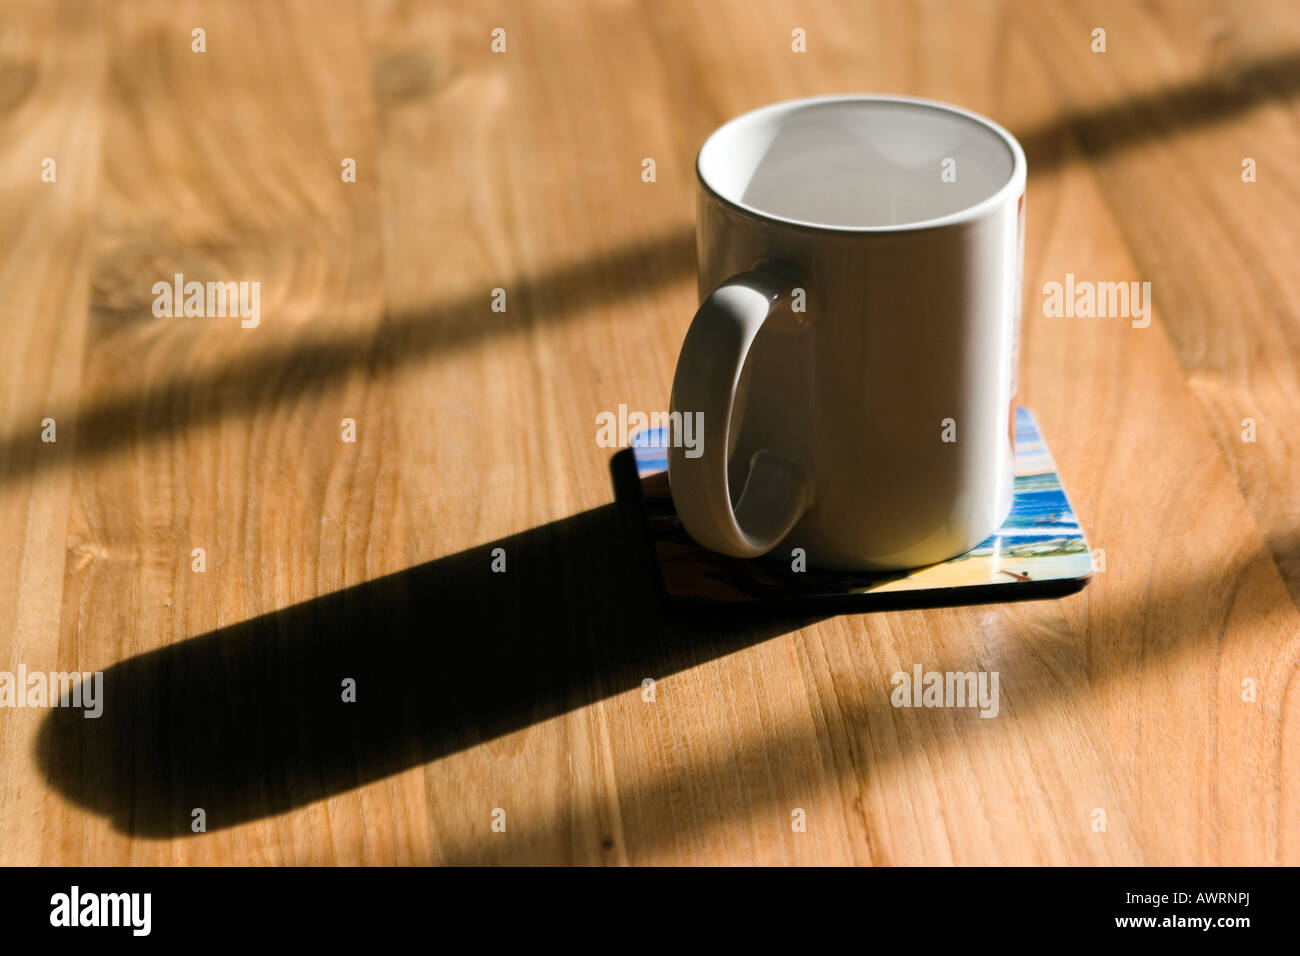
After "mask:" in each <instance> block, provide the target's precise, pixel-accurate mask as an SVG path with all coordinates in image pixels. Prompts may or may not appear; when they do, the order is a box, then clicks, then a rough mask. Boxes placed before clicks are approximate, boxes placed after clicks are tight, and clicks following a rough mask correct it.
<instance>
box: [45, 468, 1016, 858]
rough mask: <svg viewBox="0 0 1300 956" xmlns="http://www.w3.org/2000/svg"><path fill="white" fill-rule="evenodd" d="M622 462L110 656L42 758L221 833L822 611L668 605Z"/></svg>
mask: <svg viewBox="0 0 1300 956" xmlns="http://www.w3.org/2000/svg"><path fill="white" fill-rule="evenodd" d="M611 471H612V472H613V477H614V484H615V490H616V501H615V503H614V504H611V505H606V506H604V507H601V508H596V509H593V510H590V511H586V512H583V513H581V514H578V515H574V516H573V517H570V518H565V519H563V520H561V521H555V522H552V523H550V524H547V525H543V526H541V527H538V528H535V529H533V530H531V531H527V532H524V533H522V534H518V535H514V536H512V537H508V538H503V539H501V540H498V541H494V542H492V543H490V544H485V545H482V546H480V547H477V548H472V549H470V550H467V551H462V552H460V553H458V554H454V555H451V556H448V557H445V558H441V559H439V560H436V561H432V562H429V563H427V564H423V565H420V566H418V567H415V568H411V569H409V570H406V571H403V572H400V573H397V574H391V575H388V576H386V577H382V578H378V579H376V580H374V581H369V582H366V583H365V584H361V585H357V586H356V587H352V588H348V589H345V590H343V591H339V592H336V593H334V594H329V595H326V596H324V597H321V598H317V599H315V600H311V601H307V602H304V603H302V604H298V605H295V606H293V607H290V608H286V609H285V610H282V611H277V612H275V613H272V614H266V615H263V616H261V617H257V618H254V619H252V620H249V621H245V622H243V623H241V624H237V625H234V626H231V627H227V628H223V629H221V630H218V631H213V632H211V633H209V634H205V635H202V636H199V637H195V638H191V639H189V640H186V641H183V642H181V643H179V644H175V645H172V646H169V647H165V648H161V649H159V650H156V651H151V652H149V653H146V654H141V655H139V656H137V657H133V658H130V659H128V660H125V661H122V662H120V663H118V664H116V665H114V666H113V667H111V668H109V669H108V670H106V671H105V672H104V688H103V696H102V699H103V700H104V702H105V706H104V712H103V715H102V716H101V717H99V718H98V719H86V718H85V717H83V715H82V712H81V711H80V710H77V709H73V708H56V709H52V710H51V711H50V712H49V714H48V715H47V716H46V717H45V718H44V722H43V723H42V725H41V728H40V732H39V734H38V737H37V743H36V758H37V761H38V765H39V766H40V767H41V769H42V771H43V773H44V775H45V776H46V777H47V779H48V780H49V782H50V784H51V785H52V786H53V787H54V789H55V790H57V791H58V792H59V793H61V794H62V795H64V796H65V797H67V798H68V799H70V800H71V801H73V802H74V803H76V804H78V805H80V806H83V807H85V808H87V809H89V810H91V811H93V812H95V813H98V814H101V815H104V816H107V817H108V818H110V819H111V821H112V823H113V826H114V827H115V828H116V829H118V830H119V831H122V832H126V833H130V834H133V835H137V836H143V837H154V838H166V837H178V836H186V835H190V834H191V833H192V830H191V822H192V812H193V810H194V809H195V808H200V807H201V808H203V810H204V812H205V815H206V826H207V830H208V831H213V830H218V829H222V828H225V827H229V826H234V825H236V824H239V823H243V822H247V821H250V820H255V819H260V818H263V817H267V816H271V815H275V814H279V813H282V812H285V811H287V810H290V809H293V808H295V807H300V806H304V805H306V804H309V803H312V802H315V801H317V800H321V799H324V798H326V797H329V796H332V795H334V794H338V793H342V792H345V791H348V790H351V789H354V788H356V787H359V786H362V785H364V784H366V783H369V782H371V781H374V780H379V779H383V778H384V777H387V776H390V775H392V774H396V773H400V772H402V771H404V770H408V769H410V768H411V767H416V766H420V765H422V764H425V763H428V762H430V761H433V760H436V759H438V758H439V757H442V756H445V755H447V754H451V753H454V752H456V751H459V750H462V749H465V748H468V747H472V746H474V745H476V744H478V743H481V742H483V741H486V740H490V739H492V738H494V737H497V736H500V735H502V734H507V733H510V732H511V731H515V730H519V729H521V728H524V727H527V726H530V725H532V724H534V723H536V722H538V721H542V720H545V719H547V718H549V717H553V716H555V715H557V714H562V713H565V712H567V711H570V710H573V709H576V708H579V707H582V706H584V705H586V704H589V703H592V702H594V701H596V700H600V699H603V698H605V697H608V696H610V695H612V694H616V693H620V692H623V691H627V690H629V689H632V688H636V687H638V686H639V685H640V683H641V681H642V680H643V679H644V678H645V677H647V676H651V675H653V676H655V677H656V678H660V677H663V676H666V675H669V674H672V673H675V672H678V671H681V670H683V669H686V668H689V667H692V666H695V665H696V664H699V663H702V662H705V661H708V660H711V659H713V658H716V657H719V656H722V655H725V654H728V653H731V652H733V651H736V650H739V649H742V648H744V647H747V646H750V645H752V644H755V643H757V642H760V641H763V640H766V639H768V638H771V637H774V636H776V635H779V634H784V633H787V632H789V631H792V630H796V629H798V628H800V627H802V626H804V625H806V624H808V623H810V622H811V621H812V620H815V618H814V617H813V616H812V613H811V612H810V611H809V610H808V609H807V608H802V609H801V608H797V607H796V608H785V609H774V608H771V607H764V608H761V609H755V610H750V611H747V610H746V609H744V608H737V607H732V608H729V609H727V610H725V612H723V613H712V614H709V613H704V614H701V613H695V614H683V613H673V612H670V611H669V610H668V609H667V608H666V607H665V605H664V604H663V602H662V599H661V596H660V594H659V592H658V587H657V570H656V568H655V567H654V564H653V559H652V555H651V550H650V542H649V539H648V536H647V534H646V523H645V513H644V510H643V507H644V506H643V503H642V499H641V495H640V486H639V483H638V481H637V477H636V472H635V464H634V462H633V460H632V456H631V453H630V452H627V451H624V452H620V453H619V454H618V455H616V456H615V457H614V460H613V462H612V463H611ZM498 549H499V550H498ZM501 559H504V562H505V570H504V571H503V572H498V571H494V570H493V564H494V562H497V563H498V566H499V562H500V560H501ZM1026 596H1028V595H1026ZM977 597H978V595H975V594H972V595H971V599H972V600H973V599H976V598H977ZM919 603H924V602H917V601H914V602H912V604H913V606H915V605H916V604H919ZM929 603H953V602H946V601H941V602H935V601H934V600H933V599H932V600H931V601H929ZM890 606H898V605H897V604H891V605H890ZM862 609H863V608H862V607H861V606H859V607H857V610H862ZM830 610H832V608H831V607H829V606H828V607H826V608H821V607H818V608H817V609H816V613H817V614H818V615H819V616H820V615H821V614H824V613H828V612H829V611H830ZM348 681H353V682H355V683H354V684H352V685H348V686H351V687H355V700H354V701H345V699H344V697H345V690H346V689H347V688H346V687H345V684H346V682H348Z"/></svg>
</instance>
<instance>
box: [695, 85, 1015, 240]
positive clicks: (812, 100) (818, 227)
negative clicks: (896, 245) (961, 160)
mask: <svg viewBox="0 0 1300 956" xmlns="http://www.w3.org/2000/svg"><path fill="white" fill-rule="evenodd" d="M823 103H904V104H909V105H913V106H924V107H928V108H930V109H937V110H940V111H942V112H945V113H951V114H954V115H957V116H962V117H965V118H966V119H969V120H972V121H974V122H975V123H978V124H979V125H980V126H982V127H984V128H985V129H987V130H988V131H989V132H991V133H993V134H994V135H995V136H997V137H998V138H999V139H1000V140H1001V141H1002V143H1003V145H1005V146H1006V147H1007V149H1008V150H1009V151H1010V153H1011V163H1012V165H1011V175H1010V176H1009V177H1007V181H1006V182H1005V183H1003V184H1002V185H1001V186H1000V187H999V188H998V189H997V191H996V192H994V193H993V194H992V195H989V196H986V197H984V198H983V199H981V200H980V201H979V202H976V203H973V204H972V205H970V206H967V207H966V208H965V209H959V210H957V211H956V212H953V213H948V214H947V215H944V216H938V217H936V218H933V219H921V220H917V221H916V222H905V223H892V224H889V225H876V226H840V225H833V224H830V223H819V222H809V221H806V220H802V219H792V218H790V217H788V216H780V215H776V214H775V213H770V212H766V211H764V210H762V209H759V208H758V207H757V206H751V205H749V204H748V203H744V202H740V201H738V200H734V199H730V198H728V197H727V196H725V195H723V194H722V192H721V191H720V190H719V189H717V188H716V187H715V186H714V185H713V184H712V183H710V182H709V180H708V178H707V177H706V176H705V175H704V170H703V169H702V168H701V161H702V159H703V157H704V152H705V150H707V149H708V148H709V146H710V145H711V144H713V143H714V142H715V140H717V139H718V138H719V137H720V136H722V135H724V134H725V133H726V132H728V131H729V130H732V129H733V128H734V127H735V126H737V125H738V124H740V123H743V122H753V121H755V120H757V119H758V118H759V117H760V116H762V115H763V114H764V113H773V112H778V111H791V112H792V111H794V110H797V109H802V108H804V107H808V106H814V105H818V104H823ZM1026 171H1027V169H1026V161H1025V151H1024V149H1023V148H1022V147H1021V145H1020V142H1019V141H1018V140H1017V139H1016V138H1015V136H1013V135H1011V133H1010V132H1009V131H1008V130H1007V129H1006V128H1005V127H1004V126H1002V125H1001V124H1000V123H996V122H994V121H993V120H991V119H989V118H988V117H987V116H984V115H982V114H980V113H976V112H974V111H973V110H968V109H964V108H962V107H960V106H954V105H953V104H951V103H944V102H942V101H940V100H930V99H925V98H923V97H919V96H901V95H893V94H884V93H881V94H876V93H837V94H831V95H828V96H806V97H797V98H795V99H789V100H780V101H778V102H776V103H768V104H766V105H764V106H760V107H758V108H757V109H752V110H749V111H748V112H745V113H741V114H740V115H739V116H735V117H732V118H731V119H729V120H727V121H726V122H725V123H723V124H722V125H721V126H719V127H718V128H717V129H715V130H714V131H713V132H712V133H710V134H709V135H708V138H706V139H705V140H704V143H703V144H702V145H701V146H700V150H699V152H698V153H697V154H696V155H695V179H696V181H697V182H698V183H699V184H700V186H701V187H702V188H703V189H704V191H705V192H706V193H708V195H710V196H712V197H713V198H714V199H716V200H717V201H718V202H720V203H722V204H723V205H724V206H728V207H730V208H732V209H735V210H738V211H740V212H743V213H745V214H747V215H749V216H753V217H755V218H757V219H760V220H763V221H765V222H773V223H780V224H781V225H783V226H790V227H793V228H797V229H806V230H810V231H812V232H825V233H848V234H863V235H870V234H874V233H882V234H887V233H899V232H918V231H921V230H926V229H940V228H943V227H944V226H954V225H958V224H961V223H966V222H973V221H975V220H977V219H980V218H982V217H983V216H984V215H986V214H987V213H989V212H991V211H992V210H994V209H997V208H999V207H1000V206H1002V205H1003V204H1004V203H1006V202H1007V201H1008V200H1010V199H1011V198H1013V197H1017V196H1019V195H1020V194H1021V193H1023V192H1024V188H1025V179H1026Z"/></svg>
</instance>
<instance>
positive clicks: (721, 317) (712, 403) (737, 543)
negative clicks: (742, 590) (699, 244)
mask: <svg viewBox="0 0 1300 956" xmlns="http://www.w3.org/2000/svg"><path fill="white" fill-rule="evenodd" d="M787 295H788V292H787V290H786V289H785V288H784V287H783V284H782V283H779V282H778V280H777V279H775V278H774V277H773V276H771V275H769V274H768V273H765V272H762V271H759V270H754V271H751V272H742V273H740V274H739V275H735V276H732V277H731V278H730V279H727V280H726V281H725V282H723V283H722V284H721V285H719V286H718V287H717V288H716V289H714V290H713V291H712V292H711V293H709V296H708V298H706V299H705V300H704V302H703V303H701V305H700V308H699V311H697V312H696V313H695V318H694V319H693V320H692V321H691V327H690V329H689V330H687V332H686V340H685V341H684V342H683V343H682V351H681V355H680V356H679V357H678V359H677V372H676V374H675V375H674V376H673V393H672V398H671V400H670V410H671V411H672V412H680V413H681V415H683V416H685V415H688V414H694V413H702V414H703V423H702V425H703V427H702V428H701V429H700V443H699V446H698V453H697V456H696V457H694V458H690V457H687V455H686V451H687V449H686V448H684V447H682V443H681V442H677V441H670V442H669V447H668V484H669V486H670V488H671V490H672V496H673V504H674V506H675V507H676V509H677V514H678V516H679V517H680V518H681V520H682V524H683V525H684V526H685V528H686V530H687V532H688V533H689V534H690V536H691V537H692V538H694V539H695V540H696V541H697V542H698V543H699V544H702V545H703V546H704V547H706V548H709V549H710V550H712V551H720V552H721V553H723V554H728V555H731V556H732V557H735V558H755V557H758V556H759V555H761V554H766V553H767V552H768V551H771V550H772V549H773V548H774V547H776V546H777V544H778V543H780V541H781V539H782V538H784V537H785V536H786V535H788V534H789V533H790V531H791V529H792V528H794V526H795V524H796V523H797V522H798V520H799V519H800V518H802V517H803V515H804V514H805V513H806V512H807V511H808V509H809V508H810V507H812V503H813V498H814V495H813V483H812V479H811V477H810V476H809V475H808V473H807V472H806V471H805V470H804V469H803V468H802V467H800V466H799V464H798V463H796V462H794V461H792V460H791V459H790V458H788V457H786V456H785V455H782V454H780V453H779V452H776V451H773V450H772V449H768V448H764V449H762V450H760V451H758V452H756V453H755V454H754V456H753V458H752V459H751V460H750V462H749V475H748V477H747V478H746V479H745V489H744V491H743V492H742V493H741V495H740V500H739V502H738V503H737V504H736V507H735V508H734V509H733V508H732V507H731V493H730V490H729V485H728V481H727V458H728V449H729V448H730V443H729V435H730V432H731V412H732V406H733V405H734V403H735V400H736V387H737V385H738V384H739V382H740V373H741V370H742V369H743V368H744V366H745V357H746V356H747V355H748V354H749V349H750V346H751V345H752V344H753V342H754V337H755V336H757V335H758V330H759V329H760V328H761V327H762V325H763V323H764V322H765V321H766V320H767V319H768V318H769V317H770V316H771V315H772V314H773V313H774V311H775V310H776V309H777V307H778V306H780V305H781V304H782V302H783V301H784V300H785V299H786V298H787ZM672 420H676V418H675V416H674V418H673V419H672ZM719 423H721V426H722V427H720V428H719V427H718V424H719Z"/></svg>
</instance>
